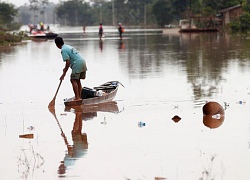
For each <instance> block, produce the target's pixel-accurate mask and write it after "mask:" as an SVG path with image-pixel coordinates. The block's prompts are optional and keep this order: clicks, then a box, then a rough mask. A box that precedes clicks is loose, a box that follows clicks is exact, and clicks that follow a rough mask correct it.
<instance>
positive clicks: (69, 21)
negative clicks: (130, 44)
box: [0, 0, 250, 29]
mask: <svg viewBox="0 0 250 180" xmlns="http://www.w3.org/2000/svg"><path fill="white" fill-rule="evenodd" d="M249 1H250V0H89V1H85V0H68V1H66V0H65V1H60V3H59V4H54V3H51V2H49V0H29V4H26V5H25V6H21V7H19V8H15V7H14V6H13V5H12V4H8V3H0V25H1V26H9V25H10V24H11V22H13V20H14V19H15V17H18V22H20V23H23V24H28V23H38V22H39V21H47V22H44V23H58V24H61V25H68V26H82V25H86V26H90V25H98V24H99V23H100V22H102V23H103V24H104V25H117V23H119V22H122V23H123V24H125V25H130V26H147V27H149V26H155V27H164V25H167V24H173V23H174V24H177V22H178V21H179V20H180V19H183V18H187V17H189V16H201V17H208V16H209V17H211V16H214V17H215V16H217V17H219V16H220V14H219V11H220V10H222V9H225V8H228V7H231V6H234V5H238V4H242V6H243V9H244V14H243V15H242V17H241V18H239V20H238V22H234V24H233V25H232V27H234V28H235V29H237V28H238V29H241V27H239V26H242V23H245V26H246V27H244V29H247V28H249V29H250V27H248V24H250V23H249V22H250V20H249V19H250V14H249V12H250V8H249V4H250V2H249Z"/></svg>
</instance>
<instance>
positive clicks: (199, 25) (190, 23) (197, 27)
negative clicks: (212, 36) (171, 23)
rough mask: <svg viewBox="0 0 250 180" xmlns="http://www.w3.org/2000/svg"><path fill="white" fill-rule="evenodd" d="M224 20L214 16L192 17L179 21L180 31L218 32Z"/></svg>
mask: <svg viewBox="0 0 250 180" xmlns="http://www.w3.org/2000/svg"><path fill="white" fill-rule="evenodd" d="M221 22H222V20H221V19H219V18H214V17H192V18H190V19H182V20H180V21H179V28H180V29H179V32H218V31H219V26H220V24H221Z"/></svg>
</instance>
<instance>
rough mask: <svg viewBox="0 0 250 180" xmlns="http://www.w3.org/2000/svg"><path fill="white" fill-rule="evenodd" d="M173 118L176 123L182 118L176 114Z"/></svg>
mask: <svg viewBox="0 0 250 180" xmlns="http://www.w3.org/2000/svg"><path fill="white" fill-rule="evenodd" d="M172 120H173V121H174V122H175V123H178V122H179V121H180V120H181V118H180V117H179V116H177V115H175V116H174V117H173V118H172Z"/></svg>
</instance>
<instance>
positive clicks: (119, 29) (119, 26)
mask: <svg viewBox="0 0 250 180" xmlns="http://www.w3.org/2000/svg"><path fill="white" fill-rule="evenodd" d="M118 32H119V36H120V40H122V33H123V32H124V29H123V27H122V23H119V24H118Z"/></svg>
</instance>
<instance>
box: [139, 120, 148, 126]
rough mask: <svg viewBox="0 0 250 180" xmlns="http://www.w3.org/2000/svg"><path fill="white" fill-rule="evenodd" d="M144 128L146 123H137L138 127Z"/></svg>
mask: <svg viewBox="0 0 250 180" xmlns="http://www.w3.org/2000/svg"><path fill="white" fill-rule="evenodd" d="M144 126H146V123H144V122H141V121H140V122H138V127H144Z"/></svg>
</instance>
